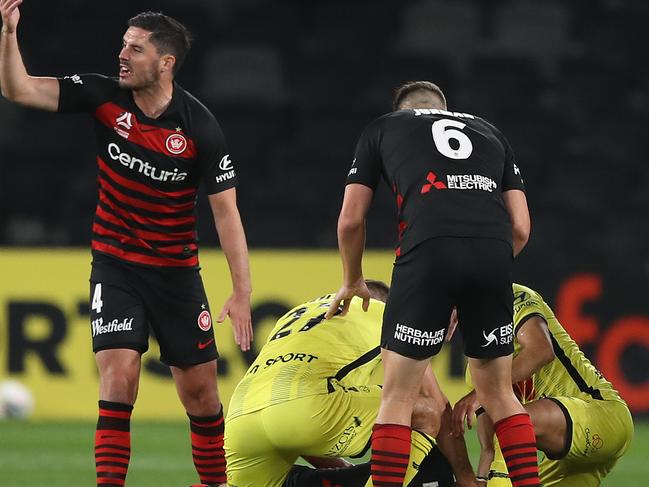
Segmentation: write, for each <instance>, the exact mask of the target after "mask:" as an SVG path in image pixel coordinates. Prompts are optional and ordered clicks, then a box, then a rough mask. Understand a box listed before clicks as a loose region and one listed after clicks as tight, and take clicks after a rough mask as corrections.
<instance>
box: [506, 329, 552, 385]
mask: <svg viewBox="0 0 649 487" xmlns="http://www.w3.org/2000/svg"><path fill="white" fill-rule="evenodd" d="M516 340H517V341H518V343H519V345H520V351H519V352H518V354H517V355H516V356H515V357H514V360H513V361H512V383H514V384H516V383H518V382H520V381H522V380H526V379H529V378H530V377H532V376H533V375H534V374H536V373H537V372H538V371H539V370H541V368H543V366H545V365H546V364H548V363H550V362H551V361H552V360H554V358H555V355H554V348H553V346H552V340H551V339H550V333H549V331H548V326H547V323H546V322H545V320H544V319H543V318H541V317H540V316H532V317H531V318H529V319H528V320H527V321H526V322H525V323H523V324H522V325H521V326H520V327H519V328H518V330H517V331H516Z"/></svg>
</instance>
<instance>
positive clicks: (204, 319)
mask: <svg viewBox="0 0 649 487" xmlns="http://www.w3.org/2000/svg"><path fill="white" fill-rule="evenodd" d="M198 327H199V328H200V329H201V330H203V331H207V330H209V329H210V328H212V317H211V316H210V312H209V311H207V310H204V311H201V314H199V315H198Z"/></svg>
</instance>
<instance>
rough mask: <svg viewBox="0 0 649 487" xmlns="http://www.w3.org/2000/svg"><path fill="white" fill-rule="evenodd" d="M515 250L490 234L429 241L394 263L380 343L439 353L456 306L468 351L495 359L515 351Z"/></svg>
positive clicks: (401, 350) (404, 351)
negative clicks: (486, 236)
mask: <svg viewBox="0 0 649 487" xmlns="http://www.w3.org/2000/svg"><path fill="white" fill-rule="evenodd" d="M512 262H513V255H512V248H511V246H510V245H509V244H508V243H507V242H504V241H501V240H496V239H489V238H450V237H438V238H431V239H429V240H426V241H424V242H422V243H420V244H419V245H417V246H416V247H415V248H413V249H412V250H410V251H409V252H408V253H407V254H405V255H403V256H401V257H399V258H398V259H397V261H396V262H395V264H394V271H393V273H392V284H391V287H390V295H389V296H388V301H387V304H386V308H385V314H384V315H383V331H382V335H381V346H382V347H383V348H385V349H387V350H393V351H395V352H397V353H398V354H400V355H404V356H406V357H411V358H416V359H423V358H427V357H431V356H433V355H436V354H437V353H439V351H440V349H441V348H442V344H443V342H444V336H445V335H446V331H447V329H448V324H449V317H450V315H451V311H452V309H453V306H457V311H458V318H459V324H458V329H459V330H460V331H461V333H462V337H463V339H464V344H465V346H464V353H465V355H467V356H468V357H472V358H492V357H501V356H504V355H509V354H511V353H513V351H514V343H513V339H514V333H513V331H514V330H513V323H512V322H513V310H512V306H513V300H514V297H513V293H512V279H511V268H512Z"/></svg>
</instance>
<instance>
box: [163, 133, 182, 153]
mask: <svg viewBox="0 0 649 487" xmlns="http://www.w3.org/2000/svg"><path fill="white" fill-rule="evenodd" d="M165 146H166V147H167V150H168V151H169V152H171V153H172V154H174V155H177V154H182V153H183V152H185V149H187V139H186V138H185V137H184V136H183V135H182V134H178V133H176V134H171V135H170V136H169V137H167V142H166V143H165Z"/></svg>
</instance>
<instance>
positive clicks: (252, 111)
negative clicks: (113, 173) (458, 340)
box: [0, 0, 649, 487]
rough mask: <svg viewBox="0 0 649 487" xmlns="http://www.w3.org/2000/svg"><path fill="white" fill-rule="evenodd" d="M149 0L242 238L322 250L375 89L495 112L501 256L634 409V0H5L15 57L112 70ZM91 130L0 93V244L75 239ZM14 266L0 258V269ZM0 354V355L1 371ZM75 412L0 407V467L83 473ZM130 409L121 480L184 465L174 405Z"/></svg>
mask: <svg viewBox="0 0 649 487" xmlns="http://www.w3.org/2000/svg"><path fill="white" fill-rule="evenodd" d="M149 9H152V10H162V11H164V12H165V13H168V14H169V15H172V16H174V17H177V18H178V19H180V20H181V21H183V22H185V23H186V24H187V25H188V27H190V29H191V30H192V31H193V32H194V34H195V43H194V47H193V51H192V52H191V53H190V55H189V58H188V60H187V61H186V64H185V66H184V67H183V69H182V70H181V72H180V75H179V77H178V81H179V82H180V83H181V84H182V85H183V86H184V87H185V88H186V89H188V90H189V91H190V92H192V93H193V94H195V95H196V96H197V97H198V98H199V99H200V100H201V101H203V102H204V103H205V104H206V105H207V106H208V107H209V108H210V109H211V110H212V111H213V112H214V114H215V115H216V117H217V119H218V120H219V121H220V122H221V125H222V127H223V129H224V132H225V134H226V137H227V139H228V143H229V146H230V153H231V154H232V159H233V161H234V162H235V164H236V166H237V170H238V175H239V180H240V187H239V205H240V210H241V213H242V216H243V220H244V224H245V227H246V232H247V236H248V240H249V244H250V247H251V249H253V250H259V249H309V250H314V249H328V250H331V251H334V250H335V248H336V232H335V226H336V218H337V214H338V210H339V206H340V202H341V196H342V191H343V184H344V179H345V176H346V173H347V170H348V167H349V165H350V163H351V159H352V153H353V149H354V145H355V142H356V139H357V137H358V136H359V134H360V132H361V130H362V129H363V127H364V126H365V125H366V124H367V123H368V122H370V121H371V120H372V119H374V118H376V117H377V116H379V115H381V114H383V113H385V112H388V111H389V110H390V102H391V97H392V91H393V90H394V88H395V87H396V86H398V85H399V84H400V83H402V82H404V81H408V80H415V79H427V80H431V81H434V82H436V83H438V84H439V85H440V86H441V87H442V89H443V90H444V91H445V92H446V94H447V98H448V102H449V108H450V109H452V110H458V111H465V112H469V113H474V114H477V115H481V116H483V117H484V118H486V119H488V120H490V121H491V122H493V123H494V124H496V125H497V126H498V127H499V128H500V129H501V130H502V131H503V132H504V134H505V135H506V136H507V137H508V138H509V140H510V142H511V144H512V146H513V147H514V150H515V151H516V153H517V157H518V162H519V166H520V167H521V170H522V171H523V175H524V177H525V180H526V185H527V195H528V200H529V205H530V209H531V213H532V222H533V230H532V238H531V241H530V243H529V245H528V247H527V248H526V250H525V251H524V253H523V254H522V255H521V256H520V257H519V258H518V259H517V263H516V270H515V278H516V279H517V280H518V281H519V282H522V283H524V284H527V285H529V286H531V287H533V288H536V289H538V290H539V291H540V292H541V293H542V294H543V295H544V296H545V298H546V300H547V301H549V303H550V304H551V305H553V307H554V309H555V310H556V311H557V314H558V315H559V318H560V319H561V321H562V322H563V324H564V325H565V326H566V327H567V328H568V329H569V331H570V332H571V334H572V335H573V337H575V338H576V339H577V340H578V341H579V343H580V344H581V346H582V349H583V350H584V351H585V352H586V353H587V355H588V356H589V357H591V358H592V359H593V360H594V361H595V363H596V364H597V366H598V367H599V368H600V369H601V370H602V372H603V373H604V375H606V376H607V377H608V378H610V379H612V380H613V381H614V383H615V386H616V387H617V388H618V389H619V390H620V391H621V392H622V395H623V396H624V397H625V399H627V401H628V402H629V404H630V406H631V407H632V409H633V411H634V414H635V415H636V418H638V419H639V418H641V417H644V418H645V419H646V418H649V280H648V278H649V164H648V162H649V157H648V154H649V136H647V129H648V128H649V91H648V89H649V59H648V58H649V54H648V53H649V49H648V48H647V46H648V45H649V42H648V41H649V39H648V37H649V29H648V28H647V26H649V2H648V1H646V0H555V1H550V0H547V1H546V0H534V1H533V0H491V1H480V0H401V1H396V0H393V1H388V0H347V1H345V0H310V1H309V0H272V1H271V0H155V1H153V0H148V1H144V0H129V1H126V0H114V1H110V2H95V1H92V2H91V1H87V0H85V1H84V0H58V1H55V2H47V1H38V0H25V4H24V5H22V6H21V12H22V20H21V24H20V26H19V41H20V44H21V49H22V53H23V57H24V60H25V62H26V64H27V67H28V70H29V72H30V73H31V74H34V75H56V76H63V75H71V74H75V73H87V72H98V73H103V74H109V75H110V74H116V73H117V67H118V63H117V54H118V52H119V49H120V46H121V36H122V34H123V32H124V30H125V29H126V20H127V19H128V18H129V17H131V16H132V15H134V14H136V13H138V12H140V11H143V10H149ZM93 137H94V136H93V133H92V124H91V123H89V121H88V119H87V118H86V117H82V116H55V115H52V114H47V113H39V112H36V111H30V110H26V109H23V108H20V107H16V106H13V105H11V104H9V103H8V102H6V101H5V100H4V99H1V98H0V254H1V253H2V252H3V251H4V252H5V254H6V255H13V254H11V253H10V251H11V252H13V251H15V250H22V249H28V248H44V249H49V248H52V247H55V248H57V249H58V248H68V247H74V248H79V249H87V248H88V245H89V241H90V227H91V221H92V216H93V212H94V207H95V198H96V182H95V177H96V165H95V162H94V144H93ZM394 206H395V205H394V202H393V200H392V197H391V195H390V193H389V191H388V190H387V188H386V187H382V188H381V190H380V192H379V193H378V195H377V197H376V201H375V205H374V207H373V209H372V210H371V214H370V216H369V227H368V246H369V247H371V248H375V249H389V248H391V247H392V245H393V243H394V240H395V237H396V221H395V216H394V215H395V209H394ZM211 220H212V219H211V215H210V213H209V209H208V208H207V205H206V204H205V199H204V198H202V199H201V206H200V236H201V240H202V245H203V248H206V247H209V246H215V245H216V244H217V242H216V234H215V232H214V230H213V224H212V221H211ZM291 252H292V251H291ZM296 252H299V250H296ZM17 255H22V254H17ZM21 258H28V256H25V257H21ZM5 262H6V259H5ZM84 262H85V261H84ZM15 267H16V266H12V269H15ZM16 276H17V272H16V271H15V270H13V271H7V270H5V269H3V268H0V279H1V281H0V282H2V284H1V285H2V286H3V289H4V291H10V290H11V288H12V280H13V279H14V278H16ZM253 277H254V276H253ZM310 277H311V278H313V276H310ZM253 284H254V283H253ZM279 285H281V282H278V286H279ZM57 292H58V294H59V295H61V296H63V295H64V294H65V290H59V291H57ZM0 294H2V293H0ZM5 294H6V295H7V296H9V297H10V294H11V293H10V292H6V293H5ZM1 297H2V296H0V298H1ZM19 297H20V296H19ZM36 298H38V296H36ZM57 299H59V298H57ZM61 301H62V302H63V299H61ZM66 302H67V301H66ZM66 306H68V305H66ZM215 306H218V304H216V303H215ZM68 307H69V306H68ZM8 309H9V305H7V310H0V319H2V317H3V316H9V314H10V313H9V311H8ZM75 309H76V308H75ZM79 309H81V308H79ZM67 312H69V310H68V311H67ZM79 313H81V314H83V313H82V311H79ZM75 319H78V318H75ZM84 319H85V318H84ZM76 322H77V321H75V322H74V323H76ZM84 323H85V321H84ZM0 325H2V323H0ZM84 326H85V325H84ZM0 329H2V326H0ZM4 339H5V337H4V336H0V352H2V351H3V350H4V348H3V347H4V346H5V343H2V340H4ZM455 347H456V350H457V344H456V345H455ZM86 352H87V354H88V355H89V353H90V352H88V351H86ZM75 353H81V352H76V351H75ZM91 365H92V362H90V361H89V362H88V366H89V367H90V366H91ZM453 366H454V367H455V368H456V369H457V370H455V373H456V375H458V374H461V373H462V364H461V363H458V362H457V361H455V362H454V364H453ZM10 368H11V367H10V366H8V364H0V378H2V376H3V375H4V372H5V369H7V370H8V369H10ZM38 370H40V369H38ZM149 372H150V371H149ZM53 380H54V379H53ZM53 384H54V382H53ZM52 387H53V389H52V390H55V388H56V386H52ZM168 387H171V386H170V385H168ZM170 390H171V389H170ZM84 393H85V394H86V395H88V394H90V392H88V391H84ZM92 394H94V391H93V392H92ZM93 397H94V396H93ZM93 400H94V399H93ZM93 414H94V413H93ZM647 426H649V424H648V423H647V422H646V421H645V422H638V423H637V430H636V439H635V440H634V446H633V448H632V450H631V451H630V453H629V454H628V455H627V457H625V458H624V459H622V462H621V464H620V467H619V468H618V469H617V470H616V471H614V473H613V475H612V477H611V479H610V481H607V482H605V485H629V486H631V485H640V484H641V483H642V482H644V480H643V481H640V480H639V479H640V478H642V479H645V478H646V471H647V470H646V451H647V450H646V449H647V448H649V429H647ZM93 427H94V426H93V425H92V424H91V422H87V421H85V422H79V423H70V424H68V423H56V422H43V423H41V422H35V423H25V424H22V423H12V422H4V423H3V422H0V437H1V438H3V442H2V443H3V445H2V448H0V470H1V471H3V476H4V479H3V480H0V484H2V485H7V486H9V485H11V486H12V487H15V486H19V487H20V486H23V485H36V484H39V483H40V484H43V485H53V486H58V485H61V486H64V485H65V486H67V485H70V482H72V483H74V482H78V481H81V480H80V479H83V481H84V482H85V483H87V484H88V485H89V484H90V483H92V476H93V475H94V474H93V472H92V468H91V466H92V459H91V446H90V443H89V442H90V441H91V439H92V431H93ZM134 429H137V430H138V433H137V434H136V435H134V438H136V440H135V441H137V442H142V443H138V444H137V445H138V446H137V449H138V450H139V451H140V452H141V453H139V454H138V456H137V457H134V462H133V468H132V469H131V470H132V472H131V473H129V478H130V485H133V486H136V485H171V484H172V483H173V485H182V482H185V484H186V483H187V482H186V480H187V479H189V478H191V475H193V473H192V471H191V462H190V460H189V458H188V457H187V458H185V457H184V456H182V455H185V456H186V455H188V453H187V451H188V450H187V448H186V447H185V446H183V445H180V444H179V443H178V441H177V439H178V438H179V437H184V436H186V431H185V430H186V425H185V424H184V423H182V424H181V423H177V424H157V423H153V424H149V423H147V422H139V421H136V422H135V424H134ZM140 430H142V431H144V430H146V431H147V433H146V434H144V433H143V434H141V435H140V434H139V431H140ZM64 438H66V440H65V441H64ZM163 438H164V439H163ZM145 441H149V442H150V443H144V442H145ZM177 443H178V444H177ZM139 445H141V446H139ZM165 448H166V449H167V450H165ZM472 448H473V449H474V450H473V451H474V453H475V445H474V446H473V447H472ZM155 455H158V456H155ZM147 462H149V463H147ZM176 464H178V465H176ZM36 465H38V466H39V468H34V467H35V466H36ZM161 465H166V466H168V467H169V469H168V470H164V469H163V470H160V471H158V470H159V466H161ZM40 467H42V468H40ZM174 468H175V469H176V470H174V472H175V473H174V475H176V476H177V477H173V475H172V471H171V470H172V469H174ZM156 475H157V477H156ZM71 479H75V480H74V481H73V480H71ZM153 479H157V480H153ZM170 479H182V480H174V481H173V482H171V480H170ZM3 482H5V483H3ZM170 482H171V483H170Z"/></svg>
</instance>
